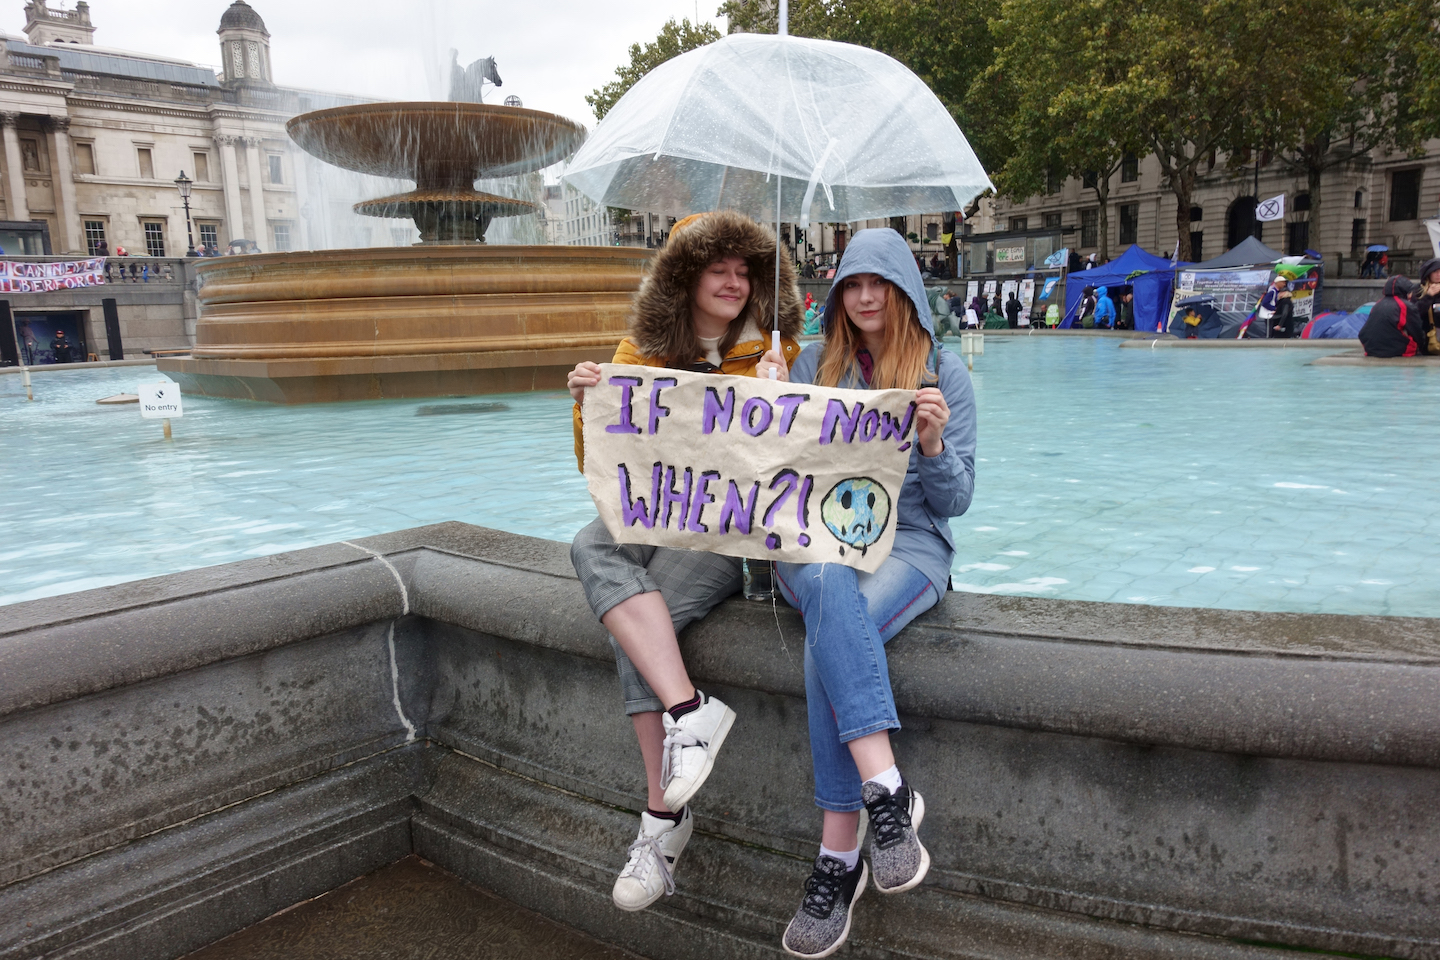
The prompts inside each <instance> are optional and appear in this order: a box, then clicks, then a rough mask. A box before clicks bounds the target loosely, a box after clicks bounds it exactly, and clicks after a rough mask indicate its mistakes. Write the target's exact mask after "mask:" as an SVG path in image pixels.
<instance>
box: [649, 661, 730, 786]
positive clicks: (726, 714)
mask: <svg viewBox="0 0 1440 960" xmlns="http://www.w3.org/2000/svg"><path fill="white" fill-rule="evenodd" d="M695 692H696V693H697V694H700V701H701V702H700V707H699V709H696V710H692V711H690V712H689V713H687V714H685V716H683V717H681V718H680V719H679V720H678V721H676V720H671V719H670V713H669V711H666V712H665V713H664V714H662V715H661V720H662V721H663V722H664V724H665V746H664V748H663V749H664V752H663V753H662V754H661V755H660V786H661V787H663V788H664V789H665V806H667V807H669V808H670V809H671V810H679V809H680V808H681V807H683V806H685V805H686V804H687V803H689V802H690V798H691V797H693V796H695V792H696V791H697V790H699V789H700V787H701V786H702V785H703V784H704V783H705V778H706V777H708V776H710V769H711V768H712V767H714V766H715V754H717V753H719V752H720V745H721V744H723V743H724V742H725V736H726V734H728V733H729V732H730V727H731V726H732V725H733V724H734V723H735V711H734V710H731V709H730V708H729V707H727V706H725V704H723V703H721V702H720V701H719V700H716V699H714V698H713V697H707V696H705V694H703V693H700V691H699V690H696V691H695Z"/></svg>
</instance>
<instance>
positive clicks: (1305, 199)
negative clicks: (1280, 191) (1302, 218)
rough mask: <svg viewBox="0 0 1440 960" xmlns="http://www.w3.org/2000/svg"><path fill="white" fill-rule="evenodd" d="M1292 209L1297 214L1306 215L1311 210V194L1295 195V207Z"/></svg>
mask: <svg viewBox="0 0 1440 960" xmlns="http://www.w3.org/2000/svg"><path fill="white" fill-rule="evenodd" d="M1291 209H1292V210H1294V211H1295V212H1296V213H1305V212H1306V211H1308V210H1309V209H1310V194H1309V193H1297V194H1295V205H1294V206H1293V207H1291Z"/></svg>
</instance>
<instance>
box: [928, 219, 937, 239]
mask: <svg viewBox="0 0 1440 960" xmlns="http://www.w3.org/2000/svg"><path fill="white" fill-rule="evenodd" d="M925 239H926V240H932V241H934V240H939V239H940V224H938V223H935V222H934V221H933V220H932V221H931V222H930V223H927V224H925Z"/></svg>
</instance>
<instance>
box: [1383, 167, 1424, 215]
mask: <svg viewBox="0 0 1440 960" xmlns="http://www.w3.org/2000/svg"><path fill="white" fill-rule="evenodd" d="M1420 173H1421V171H1419V170H1396V171H1395V172H1394V173H1392V174H1390V219H1391V220H1414V219H1416V218H1417V217H1419V216H1420Z"/></svg>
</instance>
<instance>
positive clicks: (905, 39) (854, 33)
mask: <svg viewBox="0 0 1440 960" xmlns="http://www.w3.org/2000/svg"><path fill="white" fill-rule="evenodd" d="M777 6H778V5H777V4H775V3H773V2H770V3H762V2H758V0H726V2H725V3H724V4H723V5H722V6H721V7H720V11H719V12H720V14H721V15H723V16H726V17H728V18H729V21H730V32H731V33H741V32H743V33H774V32H775V29H776V26H777V24H776V16H777V13H776V9H777ZM997 9H998V0H791V3H790V19H789V23H788V30H789V32H790V33H791V34H792V35H794V36H797V37H813V38H816V39H820V40H836V41H839V42H841V43H854V44H859V45H860V46H864V47H869V48H871V49H872V50H879V51H880V52H881V53H884V54H887V55H889V56H891V57H894V58H895V59H896V60H899V61H900V62H901V63H903V64H905V66H907V67H909V68H910V69H911V70H912V71H913V72H914V73H915V74H916V76H918V77H919V78H920V79H921V80H923V81H925V84H926V86H928V87H929V88H930V89H931V91H933V92H934V94H935V96H936V97H938V98H939V99H940V102H941V103H943V104H944V105H945V108H946V109H947V110H949V111H950V114H951V115H952V116H953V117H954V118H955V122H956V123H958V124H959V125H960V129H961V130H963V131H965V132H966V134H967V135H969V134H970V133H971V126H972V122H973V121H972V118H971V116H970V114H969V112H968V108H967V105H966V95H967V94H968V92H969V90H970V84H971V81H972V80H973V79H974V77H975V75H976V74H977V73H980V72H982V71H983V70H984V69H985V68H986V66H988V65H989V62H990V57H991V50H992V47H993V44H992V41H991V37H990V30H989V25H988V21H989V17H990V16H991V15H992V14H993V13H994V12H995V11H996V10H997ZM971 142H972V145H974V146H975V147H976V152H977V153H978V154H979V155H980V160H981V163H983V164H985V165H986V167H987V169H988V168H989V166H990V160H989V159H988V158H987V157H986V156H985V154H984V151H983V149H982V142H983V141H982V142H977V141H976V140H975V138H974V137H973V136H972V137H971Z"/></svg>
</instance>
